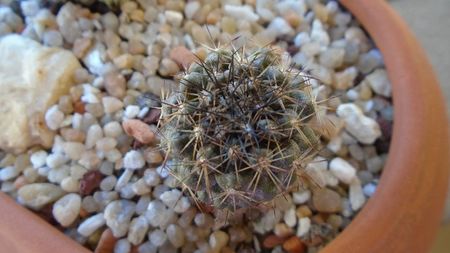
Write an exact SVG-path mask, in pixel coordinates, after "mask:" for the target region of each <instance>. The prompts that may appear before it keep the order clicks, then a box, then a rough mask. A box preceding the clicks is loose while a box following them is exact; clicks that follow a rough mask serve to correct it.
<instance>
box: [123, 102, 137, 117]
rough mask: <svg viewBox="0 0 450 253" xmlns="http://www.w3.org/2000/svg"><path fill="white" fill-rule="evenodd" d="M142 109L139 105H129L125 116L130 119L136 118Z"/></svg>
mask: <svg viewBox="0 0 450 253" xmlns="http://www.w3.org/2000/svg"><path fill="white" fill-rule="evenodd" d="M139 111H140V108H139V106H137V105H129V106H127V107H126V108H125V112H124V116H125V117H126V118H128V119H132V118H136V116H137V115H138V114H139Z"/></svg>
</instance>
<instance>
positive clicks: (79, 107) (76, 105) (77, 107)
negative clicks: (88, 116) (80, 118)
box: [73, 101, 86, 114]
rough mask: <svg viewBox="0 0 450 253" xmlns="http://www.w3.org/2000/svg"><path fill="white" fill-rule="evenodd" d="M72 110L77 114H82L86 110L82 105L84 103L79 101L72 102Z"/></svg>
mask: <svg viewBox="0 0 450 253" xmlns="http://www.w3.org/2000/svg"><path fill="white" fill-rule="evenodd" d="M73 111H74V112H76V113H79V114H83V113H85V112H86V109H85V107H84V103H83V102H81V101H76V102H74V103H73Z"/></svg>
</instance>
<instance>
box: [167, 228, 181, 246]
mask: <svg viewBox="0 0 450 253" xmlns="http://www.w3.org/2000/svg"><path fill="white" fill-rule="evenodd" d="M166 234H167V238H168V239H169V241H170V243H171V244H172V245H173V246H174V247H175V248H181V247H182V246H183V245H184V244H185V236H184V231H183V229H182V228H181V227H180V226H179V225H177V224H170V225H169V226H168V227H167V229H166Z"/></svg>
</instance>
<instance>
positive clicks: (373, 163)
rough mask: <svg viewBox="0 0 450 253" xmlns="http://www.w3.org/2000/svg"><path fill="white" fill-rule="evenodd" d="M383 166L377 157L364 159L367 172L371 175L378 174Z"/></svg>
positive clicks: (382, 162)
mask: <svg viewBox="0 0 450 253" xmlns="http://www.w3.org/2000/svg"><path fill="white" fill-rule="evenodd" d="M383 165H384V161H383V159H382V158H381V157H379V156H374V157H368V158H366V166H367V170H368V171H370V172H372V173H378V172H380V170H381V169H383Z"/></svg>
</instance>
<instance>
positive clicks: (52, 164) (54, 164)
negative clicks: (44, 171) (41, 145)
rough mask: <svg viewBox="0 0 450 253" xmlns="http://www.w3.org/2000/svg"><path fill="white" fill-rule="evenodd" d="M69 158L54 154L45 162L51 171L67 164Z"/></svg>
mask: <svg viewBox="0 0 450 253" xmlns="http://www.w3.org/2000/svg"><path fill="white" fill-rule="evenodd" d="M67 160H68V159H67V157H66V156H64V155H63V154H60V153H52V154H50V155H48V156H47V159H46V160H45V162H46V164H47V166H48V167H49V168H51V169H56V168H59V167H60V166H61V165H63V164H65V163H66V162H67Z"/></svg>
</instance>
